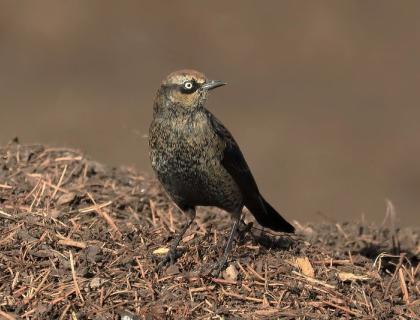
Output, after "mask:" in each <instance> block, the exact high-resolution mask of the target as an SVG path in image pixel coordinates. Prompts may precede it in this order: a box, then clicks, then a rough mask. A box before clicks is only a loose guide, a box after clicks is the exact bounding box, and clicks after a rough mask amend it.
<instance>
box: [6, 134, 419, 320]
mask: <svg viewBox="0 0 420 320" xmlns="http://www.w3.org/2000/svg"><path fill="white" fill-rule="evenodd" d="M289 218H290V217H289ZM395 220H396V219H395V213H394V211H393V207H392V204H391V203H389V207H388V213H387V217H386V219H385V220H384V223H383V224H381V225H377V226H372V225H368V224H366V223H364V222H363V221H361V222H359V223H345V222H342V223H331V222H330V223H323V224H307V223H303V222H301V223H299V222H297V221H294V224H295V226H296V228H297V233H296V235H291V236H290V235H285V234H280V233H273V232H270V231H268V230H266V229H264V230H263V229H262V228H261V227H259V226H258V224H257V223H256V222H254V221H253V220H252V217H251V216H250V214H249V213H245V221H246V223H247V224H248V228H247V230H243V232H242V233H241V236H240V237H239V238H238V241H237V243H236V244H235V245H234V249H233V250H232V252H231V254H230V256H229V260H228V266H227V269H226V271H224V272H223V273H222V274H221V275H219V276H217V277H214V276H212V275H211V274H210V273H209V272H208V270H210V268H211V266H212V265H213V264H214V263H215V262H216V261H218V259H219V258H220V256H221V254H222V252H223V246H224V244H225V241H226V239H227V236H228V232H229V226H230V223H231V221H230V219H229V215H228V214H227V213H225V212H223V211H220V210H218V209H215V208H200V210H199V213H198V218H197V220H196V222H195V223H194V224H193V225H192V227H191V228H190V229H189V231H188V232H187V233H186V235H185V236H184V238H183V240H182V241H181V245H180V247H179V251H180V257H179V258H178V260H177V261H176V263H175V264H174V265H172V266H166V267H164V268H163V269H161V270H159V271H157V270H156V266H157V264H158V263H159V261H161V259H162V257H163V256H164V254H165V252H166V250H167V247H168V246H169V244H170V241H171V240H172V239H173V237H174V235H175V232H176V230H179V227H180V225H181V224H182V223H183V222H184V221H185V217H183V215H182V213H180V212H179V210H178V209H177V208H175V207H174V206H173V205H172V204H171V201H170V200H169V199H168V198H167V196H166V195H165V193H164V192H163V190H162V189H161V188H160V186H159V184H158V183H157V182H156V181H155V180H154V179H152V178H150V177H147V176H145V175H142V174H140V173H139V172H136V171H135V170H133V169H131V168H124V167H122V168H108V167H106V166H103V165H101V164H100V163H97V162H95V161H92V160H89V159H88V158H86V157H85V156H84V155H83V154H81V153H80V152H78V151H75V150H69V149H57V148H48V147H45V146H41V145H31V146H25V145H20V144H19V143H18V142H13V143H10V144H9V145H7V146H5V147H3V148H1V149H0V318H4V319H19V318H23V319H125V320H129V319H174V318H178V319H277V318H280V319H352V318H355V319H416V318H417V319H419V318H420V317H419V315H420V281H419V280H420V270H419V269H420V267H419V260H420V232H419V231H420V230H419V229H418V228H417V229H416V228H405V229H400V228H398V227H396V226H395Z"/></svg>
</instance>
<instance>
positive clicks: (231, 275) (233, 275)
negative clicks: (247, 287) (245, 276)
mask: <svg viewBox="0 0 420 320" xmlns="http://www.w3.org/2000/svg"><path fill="white" fill-rule="evenodd" d="M223 278H224V279H225V280H229V281H236V280H237V279H238V270H237V269H236V267H235V266H234V265H233V264H232V263H231V264H230V265H229V266H228V267H227V268H226V270H225V271H224V272H223Z"/></svg>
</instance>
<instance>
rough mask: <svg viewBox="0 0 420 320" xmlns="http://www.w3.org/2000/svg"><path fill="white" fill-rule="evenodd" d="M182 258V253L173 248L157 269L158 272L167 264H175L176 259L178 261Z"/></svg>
mask: <svg viewBox="0 0 420 320" xmlns="http://www.w3.org/2000/svg"><path fill="white" fill-rule="evenodd" d="M180 256H181V253H179V252H177V251H176V248H171V249H170V250H169V252H168V253H167V254H166V256H165V257H164V258H163V259H162V261H161V262H159V264H158V265H157V267H156V269H155V270H156V272H159V271H160V270H161V269H162V268H163V267H164V266H165V265H167V264H170V265H172V264H174V263H175V261H176V259H178V258H179V257H180Z"/></svg>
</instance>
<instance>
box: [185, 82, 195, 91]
mask: <svg viewBox="0 0 420 320" xmlns="http://www.w3.org/2000/svg"><path fill="white" fill-rule="evenodd" d="M193 86H194V85H193V83H192V82H191V81H186V82H185V83H184V88H185V89H187V90H191V89H192V87H193Z"/></svg>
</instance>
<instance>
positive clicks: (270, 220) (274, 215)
mask: <svg viewBox="0 0 420 320" xmlns="http://www.w3.org/2000/svg"><path fill="white" fill-rule="evenodd" d="M211 116H212V117H211V121H212V126H213V128H214V129H215V132H216V133H217V135H218V136H219V138H220V140H221V142H222V143H221V145H222V146H223V154H222V159H221V162H222V166H223V167H224V168H225V169H226V170H227V172H228V173H229V174H230V175H231V177H232V178H233V180H234V181H235V182H236V184H237V185H238V187H239V189H240V190H241V192H242V196H243V199H244V204H245V206H246V207H247V208H248V209H249V211H251V213H252V214H253V215H254V217H255V219H256V220H257V221H258V222H259V223H260V224H261V225H262V226H263V227H267V228H270V229H272V230H275V231H283V232H292V233H293V232H294V230H295V228H294V227H293V226H292V225H291V224H290V223H289V222H287V221H286V220H285V219H284V218H283V217H282V216H281V215H280V214H279V213H278V212H277V211H276V210H275V209H274V208H273V207H272V206H271V205H270V204H269V203H268V202H267V201H265V199H264V198H263V197H262V196H261V194H260V192H259V190H258V187H257V184H256V182H255V179H254V177H253V176H252V173H251V171H250V170H249V167H248V165H247V163H246V161H245V159H244V156H243V155H242V152H241V150H240V149H239V146H238V144H237V143H236V141H235V139H233V137H232V135H231V134H230V132H229V131H228V130H227V129H226V128H225V127H224V126H223V124H222V123H221V122H220V121H219V120H217V119H216V118H215V117H214V116H213V115H211Z"/></svg>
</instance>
